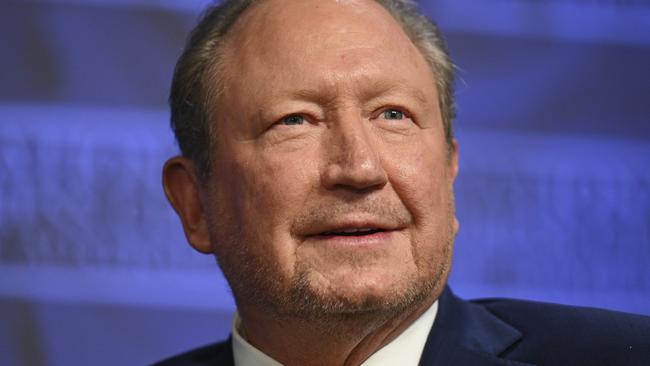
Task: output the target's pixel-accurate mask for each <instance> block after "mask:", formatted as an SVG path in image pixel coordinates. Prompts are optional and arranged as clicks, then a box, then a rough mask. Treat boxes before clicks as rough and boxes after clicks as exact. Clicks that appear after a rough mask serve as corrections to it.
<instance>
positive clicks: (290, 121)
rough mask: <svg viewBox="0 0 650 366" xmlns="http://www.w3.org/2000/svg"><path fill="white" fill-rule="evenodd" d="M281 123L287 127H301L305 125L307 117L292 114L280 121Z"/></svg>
mask: <svg viewBox="0 0 650 366" xmlns="http://www.w3.org/2000/svg"><path fill="white" fill-rule="evenodd" d="M280 123H281V124H283V125H286V126H294V125H301V124H303V123H305V117H304V116H301V115H299V114H291V115H289V116H286V117H284V118H282V119H281V120H280Z"/></svg>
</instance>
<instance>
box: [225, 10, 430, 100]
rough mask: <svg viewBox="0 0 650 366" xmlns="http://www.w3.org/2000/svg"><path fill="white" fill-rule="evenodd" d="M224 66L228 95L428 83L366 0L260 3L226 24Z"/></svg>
mask: <svg viewBox="0 0 650 366" xmlns="http://www.w3.org/2000/svg"><path fill="white" fill-rule="evenodd" d="M222 67H223V70H222V71H223V74H224V79H223V80H224V84H227V86H226V89H230V92H231V93H239V92H242V91H243V92H247V93H248V94H251V93H255V92H256V91H257V93H258V94H259V93H263V92H265V91H267V92H268V91H269V90H268V89H272V90H273V91H274V92H276V93H279V92H281V91H282V90H281V89H282V88H294V87H296V86H298V85H300V86H301V87H303V88H304V87H306V86H307V87H309V88H310V87H313V88H316V89H318V88H321V89H322V88H329V89H330V90H332V89H333V88H332V87H338V88H339V89H340V88H342V87H343V88H344V87H349V86H351V85H352V84H354V85H356V86H362V85H363V84H368V85H369V86H372V85H376V84H377V83H380V84H391V83H393V84H408V83H411V84H412V83H413V82H420V83H423V86H424V85H429V86H433V85H434V82H433V80H432V79H433V75H432V73H431V70H430V68H429V66H428V64H427V63H426V61H425V59H424V57H423V56H422V54H421V53H420V52H419V50H418V49H417V48H416V47H415V45H414V44H413V43H412V42H411V40H410V39H409V38H408V36H407V35H406V34H405V32H404V31H403V29H402V28H401V26H400V25H399V24H398V23H397V21H396V20H395V19H394V18H393V17H392V16H391V15H390V14H389V13H388V11H386V10H385V9H384V8H383V7H382V6H381V5H380V4H378V3H377V2H375V1H372V0H265V1H261V2H258V3H256V4H254V5H253V6H252V8H250V9H248V10H247V11H246V12H245V13H244V14H243V15H242V17H241V18H240V19H239V20H238V21H237V22H236V23H235V24H234V25H233V28H232V29H231V30H230V32H229V34H228V36H227V40H226V44H225V47H224V53H223V63H222ZM346 82H347V83H346ZM416 87H417V86H416ZM251 89H255V90H251ZM434 93H435V91H434Z"/></svg>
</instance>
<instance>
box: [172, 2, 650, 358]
mask: <svg viewBox="0 0 650 366" xmlns="http://www.w3.org/2000/svg"><path fill="white" fill-rule="evenodd" d="M452 84H453V66H452V64H451V61H450V60H449V57H448V54H447V51H446V48H445V45H444V42H443V40H442V39H441V36H440V34H439V31H438V29H437V28H436V26H435V25H434V24H433V23H432V22H431V21H429V20H428V19H427V18H425V17H424V16H423V15H421V14H420V13H418V11H417V9H416V8H415V6H414V5H413V4H412V3H411V2H409V1H407V0H380V1H372V0H258V1H253V0H239V1H237V0H231V1H226V2H224V3H223V4H222V5H221V6H217V7H214V8H212V9H209V11H208V12H207V13H206V15H205V17H204V18H203V20H202V21H201V23H200V24H199V25H198V26H197V27H196V29H195V30H194V31H193V33H192V35H191V37H190V39H189V41H188V44H187V47H186V49H185V52H184V53H183V55H182V56H181V58H180V60H179V62H178V65H177V67H176V71H175V75H174V82H173V85H172V93H171V98H170V103H171V108H172V126H173V129H174V132H175V134H176V137H177V139H178V143H179V145H180V148H181V150H182V156H181V157H175V158H172V159H170V160H169V161H168V162H167V164H166V165H165V168H164V186H165V192H166V194H167V197H168V198H169V200H170V202H171V203H172V205H173V206H174V208H175V210H176V211H177V212H178V214H179V216H180V218H181V220H182V223H183V227H184V230H185V234H186V236H187V238H188V241H189V242H190V244H191V245H192V246H193V247H194V248H195V249H197V250H198V251H200V252H203V253H210V254H214V255H215V256H216V258H217V260H218V263H219V265H220V266H221V268H222V270H223V273H224V275H225V276H226V278H227V280H228V282H229V284H230V286H231V287H232V291H233V294H234V297H235V301H236V304H237V312H238V313H237V315H236V318H235V321H234V325H233V329H232V336H231V338H230V339H229V340H228V341H226V342H223V343H219V344H215V345H212V346H207V347H204V348H201V349H198V350H195V351H192V352H190V353H187V354H184V355H181V356H178V357H176V358H173V359H170V360H167V361H164V362H163V363H161V364H162V365H233V364H235V365H278V364H284V365H359V364H363V365H417V364H423V365H434V364H435V365H528V364H540V365H542V364H546V365H569V364H584V365H587V364H589V365H597V364H603V365H604V364H616V365H623V364H632V365H637V364H638V365H641V364H644V365H650V349H649V347H648V343H649V342H650V321H648V319H647V318H643V317H640V316H632V315H622V314H613V313H609V312H604V311H597V310H584V309H583V310H577V309H573V308H568V307H560V306H550V305H541V304H536V303H526V302H514V301H488V302H485V301H484V302H477V303H470V302H466V301H463V300H460V299H458V298H456V297H455V296H454V295H453V294H452V293H451V291H450V290H449V289H447V288H446V281H447V278H448V275H449V271H450V267H451V254H452V249H453V243H454V237H455V235H456V232H457V231H458V221H457V220H456V217H455V213H454V195H453V183H454V179H455V178H456V175H457V173H458V154H457V152H458V148H457V144H456V141H455V140H454V138H453V134H452V128H451V123H452V120H453V118H454V105H453V91H452Z"/></svg>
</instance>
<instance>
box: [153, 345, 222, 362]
mask: <svg viewBox="0 0 650 366" xmlns="http://www.w3.org/2000/svg"><path fill="white" fill-rule="evenodd" d="M203 365H218V366H226V365H234V361H233V356H232V346H231V343H230V339H228V340H226V341H223V342H219V343H214V344H210V345H207V346H203V347H201V348H196V349H194V350H191V351H188V352H185V353H182V354H180V355H176V356H174V357H171V358H168V359H165V360H162V361H159V362H156V363H154V364H153V365H152V366H203Z"/></svg>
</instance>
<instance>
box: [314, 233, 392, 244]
mask: <svg viewBox="0 0 650 366" xmlns="http://www.w3.org/2000/svg"><path fill="white" fill-rule="evenodd" d="M395 232H396V230H383V231H376V232H372V233H369V234H365V235H354V236H350V235H320V234H317V235H310V236H308V237H307V238H306V242H309V243H312V244H320V245H334V246H345V247H369V248H372V247H378V246H381V245H382V244H385V243H388V242H390V241H392V238H393V236H394V234H395Z"/></svg>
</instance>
